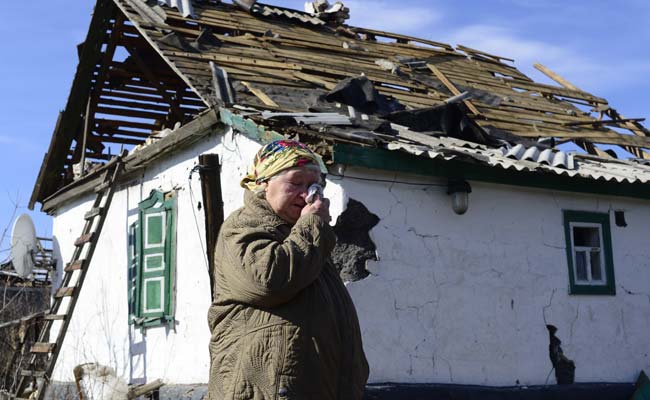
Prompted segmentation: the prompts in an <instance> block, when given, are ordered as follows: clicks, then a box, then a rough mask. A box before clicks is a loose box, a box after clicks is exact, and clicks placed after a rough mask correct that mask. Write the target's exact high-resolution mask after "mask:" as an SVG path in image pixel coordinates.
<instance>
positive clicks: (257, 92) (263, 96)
mask: <svg viewBox="0 0 650 400" xmlns="http://www.w3.org/2000/svg"><path fill="white" fill-rule="evenodd" d="M240 83H241V84H242V85H244V86H246V89H248V90H250V91H251V93H253V94H254V95H255V96H256V97H257V98H258V99H260V100H261V101H262V103H264V104H265V105H267V106H269V107H273V108H279V107H280V106H278V104H277V103H276V102H275V101H273V100H272V99H271V98H270V97H269V96H267V95H266V93H264V92H263V91H261V90H260V89H257V88H255V87H253V85H251V84H250V83H248V82H244V81H240Z"/></svg>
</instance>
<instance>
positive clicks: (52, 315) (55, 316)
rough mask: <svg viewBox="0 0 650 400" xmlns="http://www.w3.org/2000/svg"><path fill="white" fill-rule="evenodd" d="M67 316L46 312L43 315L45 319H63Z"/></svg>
mask: <svg viewBox="0 0 650 400" xmlns="http://www.w3.org/2000/svg"><path fill="white" fill-rule="evenodd" d="M65 317H67V315H65V314H47V315H46V316H44V317H43V319H45V320H46V321H63V320H64V319H65Z"/></svg>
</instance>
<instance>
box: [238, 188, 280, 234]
mask: <svg viewBox="0 0 650 400" xmlns="http://www.w3.org/2000/svg"><path fill="white" fill-rule="evenodd" d="M244 206H245V208H246V209H247V210H248V211H249V212H251V213H252V214H253V215H254V216H255V217H257V218H261V219H262V221H264V223H267V224H271V225H273V226H279V225H287V226H288V227H291V224H290V223H288V222H287V221H285V220H283V219H282V218H280V217H279V216H278V214H276V213H275V211H273V208H271V205H270V204H269V202H268V201H266V193H264V192H259V193H255V192H253V191H250V190H246V191H245V192H244Z"/></svg>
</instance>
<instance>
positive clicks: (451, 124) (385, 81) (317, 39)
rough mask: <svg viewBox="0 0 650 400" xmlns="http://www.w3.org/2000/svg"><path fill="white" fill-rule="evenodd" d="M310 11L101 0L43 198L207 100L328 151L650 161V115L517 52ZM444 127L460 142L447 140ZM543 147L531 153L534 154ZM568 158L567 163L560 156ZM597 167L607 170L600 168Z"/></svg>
mask: <svg viewBox="0 0 650 400" xmlns="http://www.w3.org/2000/svg"><path fill="white" fill-rule="evenodd" d="M310 7H311V9H310V11H311V13H307V12H301V11H296V10H289V9H286V8H281V7H274V6H271V5H265V4H261V3H257V2H255V1H253V0H235V1H234V4H226V3H222V2H219V1H207V0H203V1H198V0H194V1H191V0H158V1H144V0H98V2H97V5H96V8H95V13H94V15H93V19H92V22H91V26H90V28H89V33H88V37H87V39H86V41H85V43H84V44H83V45H80V46H79V54H80V62H79V66H78V68H77V72H76V76H75V80H74V83H73V86H72V89H71V93H70V97H69V99H68V103H67V106H66V108H65V111H64V112H62V113H61V115H60V117H59V120H58V122H57V124H56V128H55V131H54V134H53V136H52V141H51V143H50V147H49V150H48V153H47V154H46V156H45V159H44V162H43V165H42V167H41V171H40V173H39V176H38V179H37V182H36V186H35V188H34V192H33V194H32V198H31V200H30V207H33V205H34V203H35V202H36V201H41V202H42V201H43V200H44V199H46V198H47V197H48V196H51V195H52V194H53V193H55V192H57V190H59V189H61V188H62V187H64V186H65V185H67V184H68V183H70V182H71V181H72V180H73V178H74V174H73V168H72V167H73V165H74V164H78V163H80V162H81V163H82V164H84V163H86V162H88V161H101V160H106V159H109V158H110V157H111V153H113V154H115V153H116V152H117V151H116V148H115V146H126V147H133V146H137V145H142V144H146V142H147V140H148V141H152V140H156V138H158V137H161V136H163V134H164V133H165V132H169V130H172V129H174V128H176V127H178V126H179V125H185V124H187V123H188V122H189V121H191V120H192V119H194V118H196V117H197V116H199V115H200V114H201V113H204V112H205V110H206V109H217V110H220V111H226V113H223V112H222V113H220V115H221V116H222V118H221V119H222V121H224V120H225V119H228V117H227V115H230V114H228V113H232V114H237V115H241V116H244V117H245V118H246V120H247V121H250V122H251V123H252V124H253V125H254V126H258V125H259V126H264V127H266V128H268V129H269V130H273V131H274V132H278V133H280V134H283V135H288V136H298V137H299V138H300V139H301V140H303V141H306V142H309V143H311V144H312V145H313V146H314V147H316V148H317V149H318V151H319V152H320V153H321V154H322V155H323V156H324V157H325V159H326V160H328V161H332V159H331V148H332V145H333V144H341V143H345V144H352V145H361V146H366V147H375V148H381V149H390V150H399V151H408V152H410V153H412V154H418V155H421V154H422V153H423V152H424V153H427V154H428V155H429V156H430V157H431V158H434V157H433V156H432V153H431V151H434V152H435V151H439V150H440V149H441V148H442V147H444V146H447V150H449V149H452V148H453V146H454V145H456V144H458V143H461V144H460V145H459V146H458V147H459V149H461V150H462V149H470V148H471V149H477V148H478V147H480V148H485V150H486V151H488V152H490V157H493V158H494V157H496V158H499V157H502V158H503V159H510V160H514V159H516V160H521V159H524V160H528V161H530V162H536V163H538V165H542V164H544V163H540V160H539V159H538V156H539V153H540V150H544V149H552V148H554V147H555V146H556V145H558V144H560V143H563V142H567V141H572V142H574V143H576V144H577V145H579V146H581V147H582V148H583V149H585V150H586V151H587V152H588V153H590V154H593V155H595V156H599V157H603V159H600V158H598V159H597V161H598V162H606V161H607V160H606V159H607V158H611V154H608V153H606V152H604V151H602V150H601V149H599V148H598V147H596V146H595V144H597V143H602V144H613V145H619V146H621V147H623V148H624V149H625V150H627V151H629V152H630V153H632V154H633V155H634V156H636V157H637V158H639V159H650V153H648V152H647V151H645V150H644V149H647V148H650V138H648V130H647V129H645V128H644V127H643V125H641V123H640V122H641V121H642V119H635V118H626V117H624V116H622V115H621V114H619V113H618V112H617V111H616V110H614V109H613V108H611V107H610V106H609V104H608V102H607V100H605V99H603V98H600V97H598V96H595V95H593V94H590V93H587V92H585V91H583V90H580V89H578V88H577V87H575V86H573V85H572V84H570V83H568V82H566V81H565V80H563V79H562V78H561V77H559V76H557V75H556V74H554V73H553V72H552V71H550V70H548V69H547V68H545V67H543V66H541V65H536V67H537V68H538V69H539V70H540V71H542V72H543V73H545V74H546V75H547V76H549V77H550V78H551V79H553V80H555V81H556V82H557V83H558V85H559V86H554V85H547V84H541V83H536V82H534V81H533V80H532V79H530V78H528V77H527V76H526V75H524V74H523V73H521V72H520V71H518V70H517V69H516V68H515V67H514V66H513V65H512V64H511V62H512V61H513V60H510V59H507V58H505V57H502V56H498V55H492V54H488V53H485V52H482V51H479V50H474V49H471V48H468V47H464V46H460V45H459V46H456V47H453V46H451V45H448V44H444V43H438V42H435V41H431V40H425V39H418V38H414V37H410V36H405V35H400V34H392V33H387V32H382V31H377V30H372V29H364V28H358V27H352V26H348V25H345V24H344V20H345V19H346V18H347V17H348V11H349V10H348V9H347V8H345V7H344V6H342V5H340V4H338V3H337V4H336V5H334V6H330V5H328V4H326V2H323V1H316V2H314V3H311V5H310ZM86 116H88V117H86ZM224 116H225V118H224ZM225 122H227V121H225ZM612 128H616V130H614V129H612ZM436 137H438V138H453V140H456V142H449V141H447V142H445V141H444V140H443V141H442V142H440V141H438V142H436V144H437V147H435V146H433V145H432V142H431V141H432V140H433V141H434V142H435V138H436ZM441 143H442V144H441ZM518 145H519V147H517V146H518ZM441 146H442V147H441ZM533 146H534V148H535V149H536V150H535V151H537V154H535V157H533V158H532V159H531V158H530V157H528V158H526V157H525V154H523V153H521V154H519V153H520V152H519V150H521V149H524V150H522V151H523V152H525V151H526V150H525V149H530V148H531V147H533ZM459 149H456V150H458V151H457V152H456V153H455V155H454V157H459V156H461V154H460V153H462V151H461V150H459ZM515 149H519V150H516V151H515ZM452 150H453V149H452ZM513 151H514V153H513ZM531 151H532V152H533V153H534V152H535V151H533V150H531ZM447 153H449V151H448V152H447ZM452 153H453V151H452ZM513 154H514V156H513ZM545 154H546V156H545V157H551V158H552V159H550V161H549V162H548V163H546V164H544V165H547V166H548V168H546V169H547V170H549V171H550V170H556V172H558V171H560V173H561V172H562V170H565V171H566V170H575V169H576V167H575V163H573V161H572V158H571V157H570V155H566V154H564V153H563V152H561V151H558V150H557V149H554V150H552V151H551V155H550V156H549V153H548V152H546V153H545ZM464 155H465V156H468V155H467V154H464ZM558 155H559V157H560V158H561V159H563V160H565V161H563V162H558V163H555V162H554V160H555V157H556V156H558ZM468 157H469V158H472V157H471V155H469V156H468ZM592 158H593V157H592ZM473 159H475V160H476V157H473ZM569 159H571V160H570V162H569V161H568V160H569ZM589 159H590V158H588V157H587V160H589ZM585 162H587V163H588V161H585ZM487 164H488V165H490V164H489V163H487ZM496 164H500V165H502V166H503V165H506V164H508V163H507V162H506V163H496ZM623 164H624V165H627V167H628V169H629V171H628V170H626V171H625V172H624V173H622V175H623V177H624V178H626V179H628V181H629V182H634V181H636V178H639V179H638V180H639V181H641V182H647V181H648V178H650V169H649V168H648V167H646V166H644V165H643V163H640V162H639V163H632V162H618V164H617V165H623ZM508 165H510V164H508ZM522 168H523V167H522ZM518 169H520V168H518ZM596 169H597V168H596ZM578 172H579V171H578ZM578 172H575V173H578ZM601 172H602V171H601ZM583 176H587V177H591V178H594V179H601V178H603V177H605V178H606V174H605V173H604V172H603V173H602V174H600V173H594V172H593V170H592V171H591V172H590V173H587V174H586V175H583ZM630 176H632V177H633V179H630ZM620 179H621V177H620V176H619V177H618V178H617V179H616V180H617V181H620Z"/></svg>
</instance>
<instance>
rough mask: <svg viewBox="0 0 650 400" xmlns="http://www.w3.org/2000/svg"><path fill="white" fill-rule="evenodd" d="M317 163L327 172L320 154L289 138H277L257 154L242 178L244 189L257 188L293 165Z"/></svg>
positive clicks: (322, 170) (323, 171)
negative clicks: (246, 173)
mask: <svg viewBox="0 0 650 400" xmlns="http://www.w3.org/2000/svg"><path fill="white" fill-rule="evenodd" d="M307 164H316V165H318V166H319V167H320V170H321V172H322V173H324V174H326V173H327V168H325V165H324V164H323V161H322V160H321V158H320V156H318V155H317V154H316V153H314V152H313V151H311V150H309V148H307V146H305V145H304V144H302V143H300V142H298V141H295V140H289V139H281V140H276V141H275V142H271V143H269V144H267V145H265V146H263V147H262V148H261V149H260V150H259V151H258V152H257V155H255V161H254V162H253V166H252V167H251V168H250V170H249V172H248V175H246V176H245V177H244V179H242V180H241V183H240V184H241V186H242V187H243V188H244V189H248V190H255V189H257V188H258V187H259V185H260V184H261V183H262V182H264V181H266V180H268V179H269V178H270V177H272V176H273V175H276V174H277V173H279V172H282V171H284V170H286V169H289V168H293V167H301V166H303V165H307Z"/></svg>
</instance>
